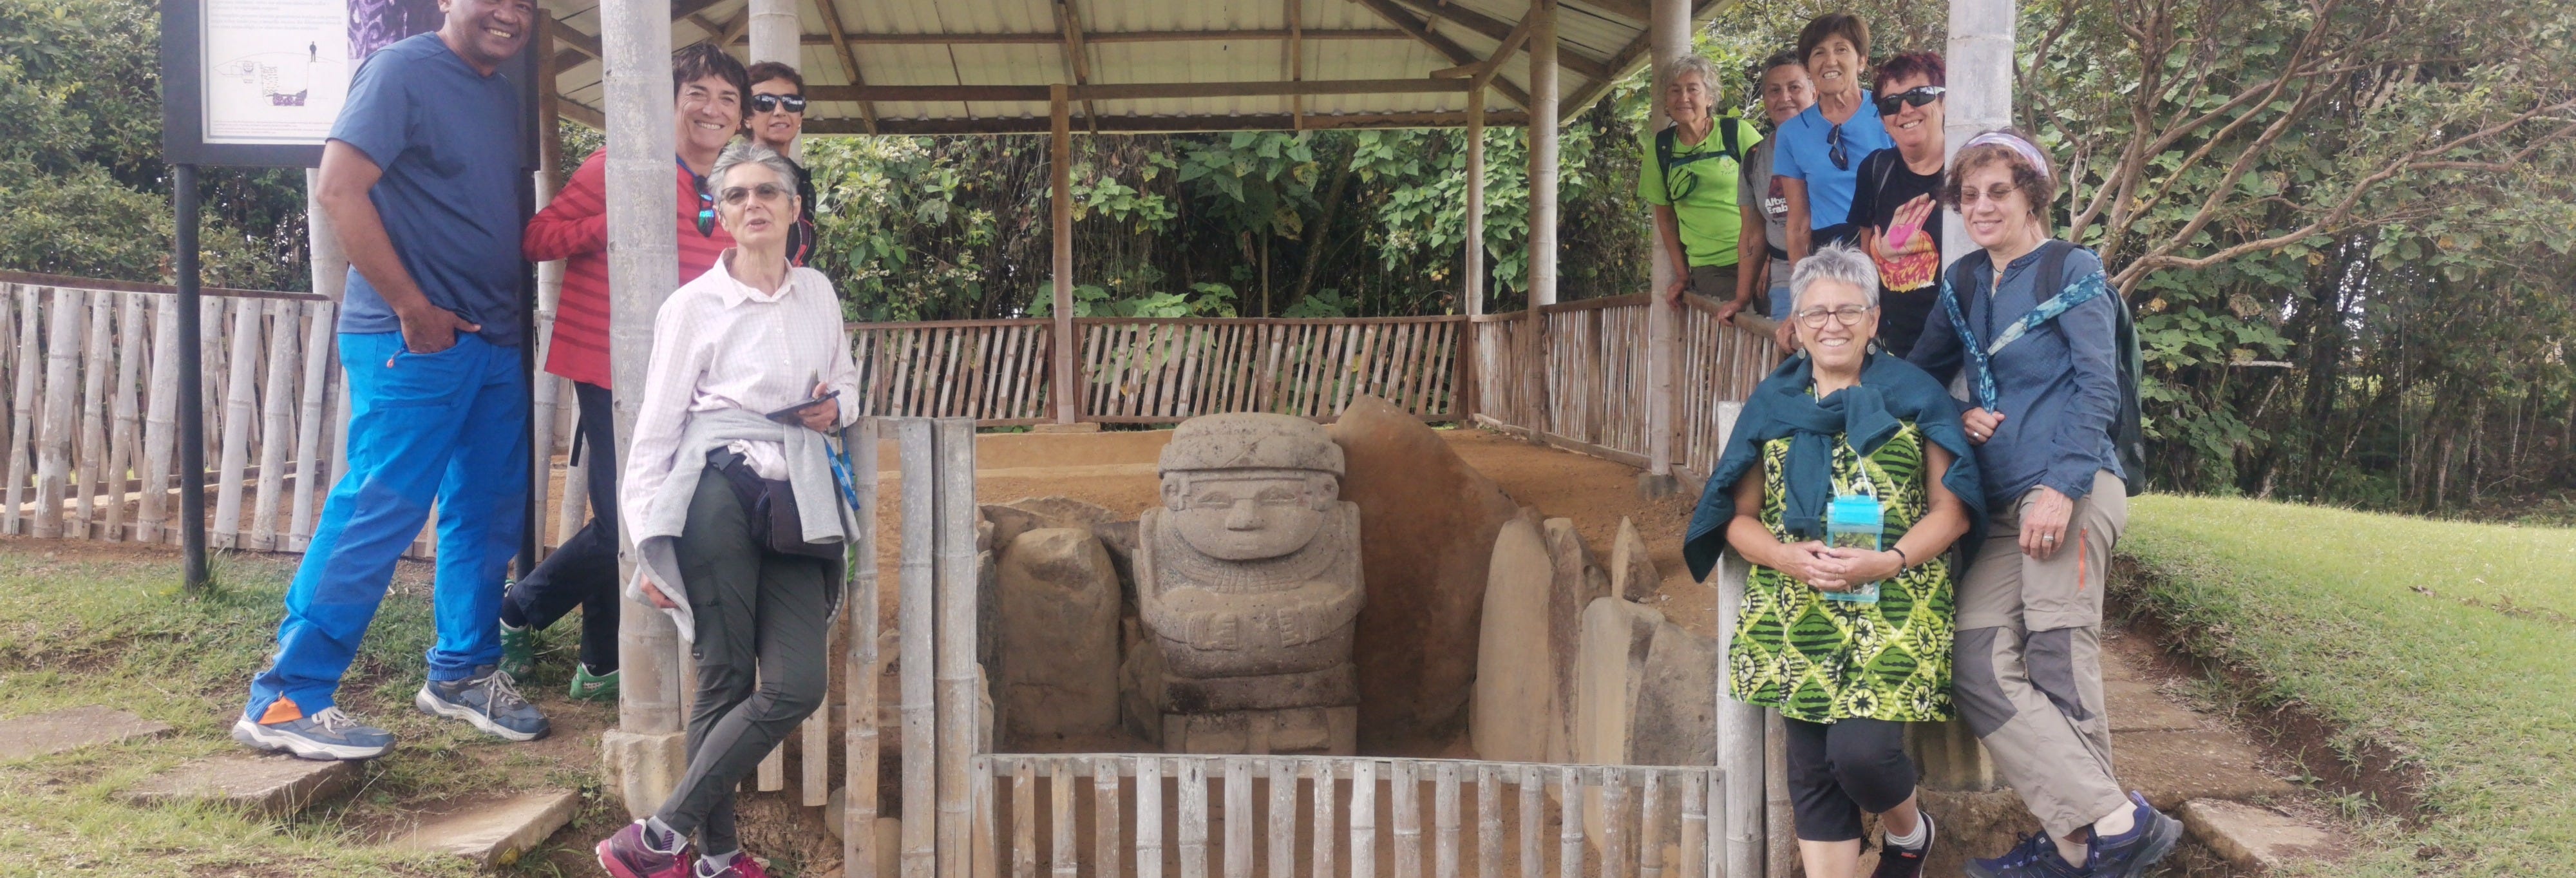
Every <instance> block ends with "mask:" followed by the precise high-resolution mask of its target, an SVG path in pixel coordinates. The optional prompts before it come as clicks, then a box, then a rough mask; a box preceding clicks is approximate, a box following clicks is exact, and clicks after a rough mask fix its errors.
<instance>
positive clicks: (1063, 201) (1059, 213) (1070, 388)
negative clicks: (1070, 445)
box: [1047, 82, 1081, 424]
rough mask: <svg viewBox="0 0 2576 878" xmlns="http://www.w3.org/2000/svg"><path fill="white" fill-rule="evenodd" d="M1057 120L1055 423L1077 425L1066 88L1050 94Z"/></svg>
mask: <svg viewBox="0 0 2576 878" xmlns="http://www.w3.org/2000/svg"><path fill="white" fill-rule="evenodd" d="M1049 100H1050V101H1051V102H1052V110H1051V112H1052V113H1053V114H1054V116H1053V120H1052V121H1051V122H1050V124H1049V127H1048V129H1047V130H1048V132H1049V137H1050V138H1052V139H1050V140H1049V141H1047V178H1048V180H1050V181H1051V184H1052V185H1051V186H1050V187H1049V188H1048V195H1047V204H1048V205H1049V206H1050V208H1051V209H1052V210H1053V213H1054V218H1053V220H1052V223H1051V225H1050V226H1049V228H1051V229H1052V230H1053V234H1054V242H1055V300H1054V302H1053V303H1052V305H1051V307H1052V308H1053V309H1054V310H1053V312H1052V313H1053V314H1054V315H1055V345H1054V354H1055V363H1054V372H1055V422H1056V423H1059V424H1070V423H1073V421H1074V418H1076V417H1077V416H1079V415H1080V414H1081V402H1080V400H1079V399H1078V398H1077V397H1076V389H1075V388H1076V385H1075V381H1074V379H1075V377H1076V376H1075V375H1074V372H1073V352H1074V348H1075V346H1076V345H1077V343H1079V342H1080V341H1081V339H1077V338H1075V337H1074V335H1073V117H1072V116H1071V114H1070V109H1069V108H1068V107H1067V105H1066V88H1065V85H1064V83H1061V82H1059V83H1056V84H1055V85H1054V86H1053V87H1052V88H1051V90H1050V95H1049Z"/></svg>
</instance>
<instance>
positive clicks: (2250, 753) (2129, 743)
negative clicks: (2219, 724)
mask: <svg viewBox="0 0 2576 878" xmlns="http://www.w3.org/2000/svg"><path fill="white" fill-rule="evenodd" d="M2111 757H2112V760H2113V763H2112V764H2113V767H2114V769H2115V770H2117V771H2118V772H2119V775H2120V784H2121V785H2122V786H2125V787H2128V788H2130V789H2134V790H2137V791H2139V792H2142V793H2145V794H2146V796H2147V802H2148V803H2150V804H2153V805H2155V806H2156V807H2157V808H2161V809H2163V810H2166V811H2171V810H2173V809H2175V808H2179V807H2182V803H2183V802H2185V801H2187V800H2191V799H2234V800H2240V801H2242V800H2248V799H2263V798H2269V797H2280V796H2287V795H2289V794H2290V793H2291V791H2292V790H2293V788H2292V787H2291V786H2290V784H2289V782H2288V781H2284V780H2281V779H2280V778H2276V777H2273V776H2271V775H2269V774H2265V773H2263V770H2262V769H2261V768H2259V767H2257V760H2258V759H2259V756H2258V754H2256V753H2255V752H2254V748H2253V746H2252V745H2249V744H2247V743H2245V742H2243V741H2240V740H2237V739H2236V738H2235V737H2234V736H2233V735H2229V734H2226V733H2222V732H2206V731H2190V732H2113V733H2111Z"/></svg>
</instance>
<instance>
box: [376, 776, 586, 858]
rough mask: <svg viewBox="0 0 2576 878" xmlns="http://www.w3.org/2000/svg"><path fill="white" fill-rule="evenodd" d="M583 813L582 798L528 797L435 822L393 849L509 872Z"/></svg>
mask: <svg viewBox="0 0 2576 878" xmlns="http://www.w3.org/2000/svg"><path fill="white" fill-rule="evenodd" d="M580 810H581V794H580V793H578V792H575V791H572V790H550V791H545V792H535V793H524V794H520V795H516V796H510V797H508V798H504V799H499V800H496V801H492V802H488V803H483V804H479V805H472V806H468V807H465V808H461V809H458V810H456V811H452V812H449V813H447V814H443V815H439V816H436V817H432V818H430V819H429V820H427V821H425V822H423V823H421V824H420V825H419V826H416V827H413V828H412V830H411V831H410V832H406V833H403V834H402V835H400V836H396V837H395V838H394V840H393V841H392V842H390V844H391V845H392V846H393V847H398V848H406V849H410V850H423V851H436V852H439V853H446V854H454V855H456V856H460V857H464V858H466V859H468V860H472V861H474V863H475V864H476V865H479V866H483V867H485V868H490V867H493V866H506V865H509V864H511V863H513V862H516V861H517V860H518V859H519V855H520V854H523V853H526V852H527V851H528V849H529V848H533V847H536V846H537V844H538V843H540V842H543V841H545V840H546V837H547V836H550V835H553V834H555V830H558V829H562V828H563V827H564V824H566V823H570V822H572V817H573V814H574V813H576V812H578V811H580Z"/></svg>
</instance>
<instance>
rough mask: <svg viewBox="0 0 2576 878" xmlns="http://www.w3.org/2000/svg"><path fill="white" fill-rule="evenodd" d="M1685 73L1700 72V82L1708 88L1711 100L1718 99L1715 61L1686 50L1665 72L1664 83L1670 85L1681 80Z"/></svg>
mask: <svg viewBox="0 0 2576 878" xmlns="http://www.w3.org/2000/svg"><path fill="white" fill-rule="evenodd" d="M1685 73H1696V74H1699V84H1700V86H1701V87H1704V88H1706V89H1708V99H1709V101H1710V102H1711V103H1715V102H1716V101H1717V97H1718V94H1717V93H1718V90H1719V86H1718V80H1717V64H1716V63H1715V62H1712V61H1710V60H1708V58H1707V56H1704V55H1701V54H1700V53H1698V52H1684V53H1682V54H1681V55H1680V56H1679V57H1676V58H1674V59H1673V61H1672V65H1671V69H1670V70H1669V71H1667V72H1666V73H1665V76H1664V85H1666V86H1668V87H1669V86H1671V85H1672V84H1673V83H1674V82H1677V81H1680V80H1681V78H1682V74H1685Z"/></svg>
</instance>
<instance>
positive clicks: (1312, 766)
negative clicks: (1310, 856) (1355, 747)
mask: <svg viewBox="0 0 2576 878" xmlns="http://www.w3.org/2000/svg"><path fill="white" fill-rule="evenodd" d="M1307 766H1308V769H1309V771H1308V776H1309V777H1310V778H1311V779H1312V784H1313V789H1314V791H1315V809H1314V832H1315V856H1314V861H1313V864H1312V865H1311V866H1310V869H1311V874H1312V875H1313V876H1314V878H1335V876H1336V875H1337V874H1339V873H1337V872H1335V871H1334V869H1333V866H1334V863H1333V839H1334V838H1335V835H1334V830H1336V829H1337V828H1338V827H1336V826H1334V815H1335V813H1336V812H1335V811H1334V808H1333V762H1332V760H1329V759H1316V760H1312V761H1309V762H1308V763H1307Z"/></svg>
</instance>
